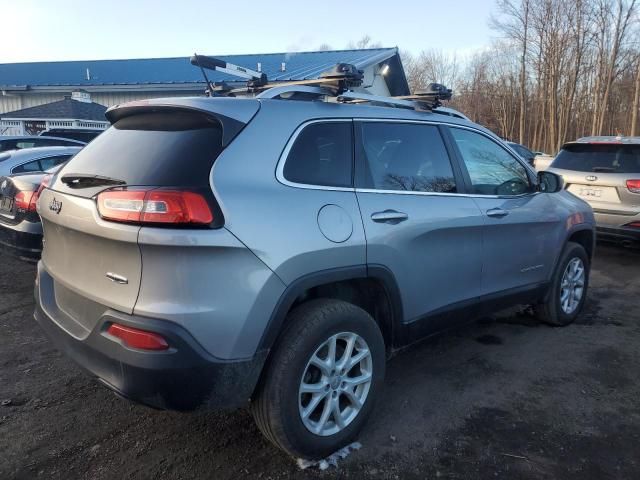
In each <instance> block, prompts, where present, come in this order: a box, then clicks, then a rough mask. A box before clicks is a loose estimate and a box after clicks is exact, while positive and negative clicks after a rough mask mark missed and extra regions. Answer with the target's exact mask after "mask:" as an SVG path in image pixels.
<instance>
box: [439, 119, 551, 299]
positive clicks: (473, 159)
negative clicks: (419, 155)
mask: <svg viewBox="0 0 640 480" xmlns="http://www.w3.org/2000/svg"><path fill="white" fill-rule="evenodd" d="M449 132H450V134H451V136H452V139H453V143H454V144H455V145H456V148H457V153H458V155H459V159H460V160H461V166H462V167H463V175H464V177H465V181H466V183H467V188H468V191H469V192H470V193H471V194H472V195H473V199H474V200H475V202H476V203H477V205H478V207H479V208H480V210H481V211H482V213H483V219H484V222H485V228H484V230H483V235H482V242H483V253H482V257H483V271H482V294H483V295H493V294H502V293H510V292H511V293H515V291H517V290H523V289H524V290H526V289H529V288H535V287H536V286H539V285H540V284H542V283H544V282H546V281H547V279H548V278H549V277H550V275H551V272H552V269H553V266H554V265H553V264H554V261H555V258H557V254H558V252H557V245H559V244H561V243H562V242H561V239H560V235H561V231H562V221H563V217H562V214H561V213H562V212H561V209H560V208H557V207H556V205H554V202H553V199H552V198H550V194H547V193H541V192H538V191H537V187H536V185H535V181H534V180H533V175H532V173H531V172H530V171H529V170H528V169H527V168H526V167H525V166H524V165H523V163H522V162H521V161H520V160H519V159H517V158H516V157H515V156H513V155H512V154H511V153H510V152H509V151H508V150H507V149H506V148H504V147H503V146H502V145H501V144H500V143H499V142H498V141H496V140H495V139H493V138H492V137H491V136H489V135H487V134H485V133H483V132H480V131H478V130H472V129H468V128H461V127H453V126H452V127H450V128H449Z"/></svg>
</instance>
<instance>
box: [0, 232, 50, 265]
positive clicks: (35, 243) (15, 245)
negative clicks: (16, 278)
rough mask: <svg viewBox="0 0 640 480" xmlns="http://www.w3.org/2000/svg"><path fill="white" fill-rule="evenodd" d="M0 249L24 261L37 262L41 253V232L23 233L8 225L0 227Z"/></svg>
mask: <svg viewBox="0 0 640 480" xmlns="http://www.w3.org/2000/svg"><path fill="white" fill-rule="evenodd" d="M0 249H2V250H3V251H4V252H6V253H8V254H10V255H12V256H15V257H19V258H22V259H26V260H33V261H35V260H37V259H39V258H40V254H41V253H42V232H41V231H39V232H36V233H32V232H25V231H21V230H19V229H17V228H12V227H11V226H10V225H0Z"/></svg>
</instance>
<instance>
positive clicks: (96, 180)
mask: <svg viewBox="0 0 640 480" xmlns="http://www.w3.org/2000/svg"><path fill="white" fill-rule="evenodd" d="M60 180H62V183H64V184H65V185H67V186H68V187H69V188H88V187H100V186H103V185H126V183H127V182H125V181H124V180H119V179H117V178H111V177H105V176H103V175H91V174H87V173H68V174H66V175H63V176H62V178H61V179H60Z"/></svg>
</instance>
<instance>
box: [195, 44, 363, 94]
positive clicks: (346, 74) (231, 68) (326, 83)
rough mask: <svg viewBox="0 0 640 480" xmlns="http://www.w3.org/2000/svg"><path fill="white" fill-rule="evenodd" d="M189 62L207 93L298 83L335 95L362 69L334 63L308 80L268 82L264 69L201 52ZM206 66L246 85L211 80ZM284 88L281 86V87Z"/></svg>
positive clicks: (355, 83)
mask: <svg viewBox="0 0 640 480" xmlns="http://www.w3.org/2000/svg"><path fill="white" fill-rule="evenodd" d="M191 64H192V65H195V66H197V67H199V68H200V70H201V71H202V75H203V76H204V78H205V81H206V82H207V85H208V86H209V88H208V89H207V91H206V92H205V93H206V94H207V95H229V96H234V95H242V94H248V93H260V92H262V91H264V90H268V89H271V88H274V87H298V86H322V87H324V88H326V89H328V90H329V91H330V92H332V93H333V94H334V95H339V94H341V93H343V92H346V91H348V90H349V89H351V88H356V87H359V86H361V85H362V80H363V78H364V75H363V72H362V70H358V69H357V68H356V67H355V66H354V65H351V64H349V63H338V64H336V65H335V66H334V67H333V68H331V69H330V70H327V71H326V72H323V73H322V74H320V78H317V79H312V80H293V81H285V82H276V83H269V81H268V79H267V75H266V74H265V73H261V72H256V71H254V70H251V69H248V68H245V67H241V66H238V65H234V64H232V63H229V62H225V61H224V60H219V59H217V58H212V57H205V56H204V55H198V54H194V55H193V56H192V57H191ZM205 69H207V70H215V71H219V72H223V73H228V74H230V75H234V76H236V77H241V78H243V79H246V82H247V83H246V86H244V87H240V88H234V87H233V86H231V85H230V84H229V83H227V82H219V83H213V84H212V83H211V82H210V81H209V79H208V78H207V75H206V73H205V71H204V70H205ZM282 92H284V90H282Z"/></svg>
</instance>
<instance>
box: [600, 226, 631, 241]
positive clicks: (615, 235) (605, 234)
mask: <svg viewBox="0 0 640 480" xmlns="http://www.w3.org/2000/svg"><path fill="white" fill-rule="evenodd" d="M596 232H597V237H598V239H602V240H610V241H614V242H632V243H640V228H630V227H616V228H612V227H597V228H596Z"/></svg>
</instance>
